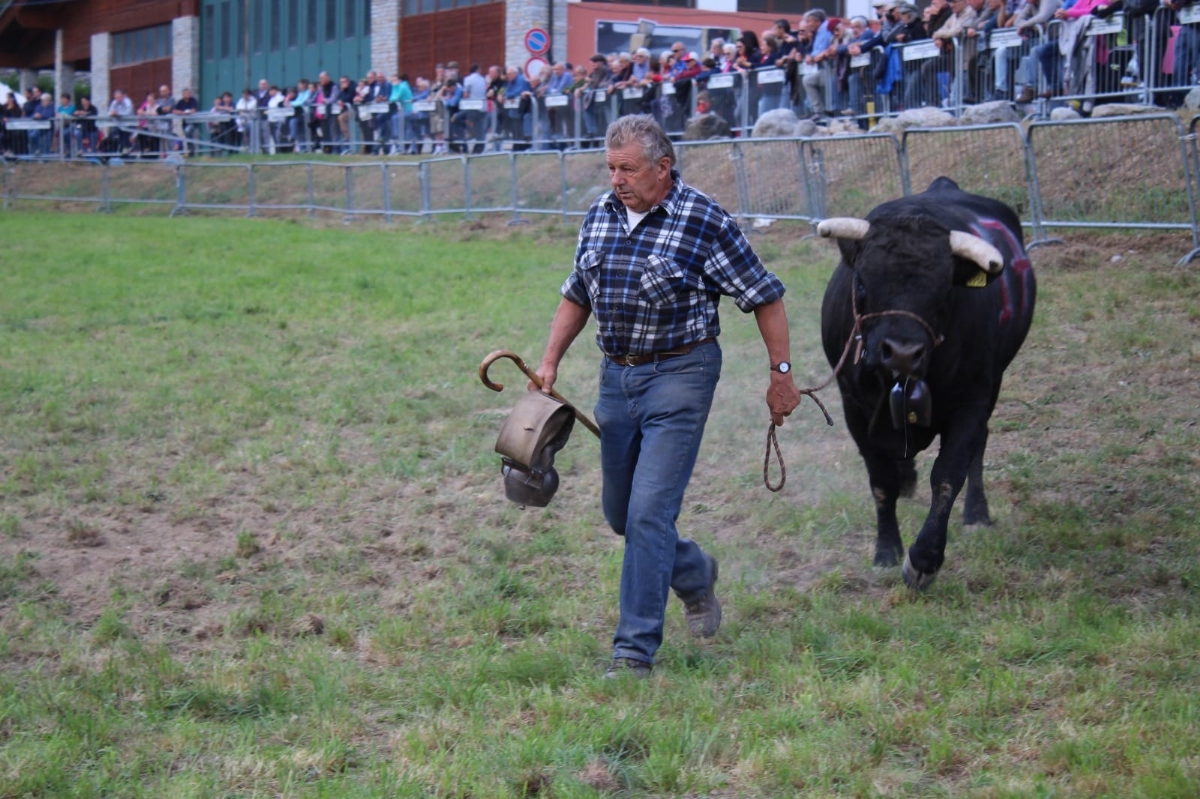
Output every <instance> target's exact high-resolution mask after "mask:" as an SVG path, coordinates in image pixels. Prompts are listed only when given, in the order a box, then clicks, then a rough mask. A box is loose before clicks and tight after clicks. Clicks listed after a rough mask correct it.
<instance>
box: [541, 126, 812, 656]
mask: <svg viewBox="0 0 1200 799" xmlns="http://www.w3.org/2000/svg"><path fill="white" fill-rule="evenodd" d="M605 145H606V153H605V158H606V161H607V164H608V170H609V175H610V182H611V184H612V187H613V190H612V191H611V192H609V193H606V194H604V195H602V196H601V197H599V198H598V199H597V200H596V201H595V202H594V203H592V206H591V208H590V209H588V213H587V216H586V217H585V218H584V221H583V226H582V229H581V230H580V234H579V245H578V248H577V250H576V254H575V268H574V271H573V272H572V273H571V275H570V276H569V277H568V278H567V280H566V282H565V283H564V284H563V287H562V295H563V299H562V301H561V302H560V303H559V306H558V310H557V312H556V313H555V315H554V321H553V323H552V324H551V327H550V337H549V341H548V343H547V345H546V351H545V354H544V355H543V356H542V361H541V365H540V366H539V367H538V369H537V374H538V376H539V377H540V378H541V380H542V388H543V390H544V391H547V392H548V391H550V389H551V388H553V386H554V382H555V378H556V377H557V375H558V364H559V362H560V361H561V360H562V357H563V354H564V353H566V351H567V348H568V347H570V346H571V342H572V341H574V340H575V337H576V336H577V335H579V333H580V331H582V330H583V328H584V326H585V325H586V324H587V321H588V318H589V316H591V315H592V314H595V316H596V324H597V334H596V342H597V344H598V345H599V347H600V350H601V351H602V352H603V353H604V355H605V357H604V360H603V361H602V364H601V370H600V397H599V399H598V400H597V403H596V421H597V423H598V424H599V426H600V432H601V437H600V459H601V467H602V471H603V478H604V486H603V499H602V504H603V508H604V516H605V519H606V520H607V521H608V523H609V525H610V526H611V527H612V528H613V530H614V531H615V532H616V533H617V534H618V535H623V536H624V537H625V559H624V564H623V566H622V572H621V598H620V620H619V621H618V623H617V629H616V634H615V635H614V637H613V659H612V663H611V665H610V666H609V669H608V674H607V676H610V677H618V676H621V675H629V676H634V677H639V678H640V677H647V676H649V674H650V670H651V668H652V667H653V664H654V655H655V653H656V652H657V651H658V648H659V646H660V645H661V644H662V636H663V618H664V614H665V613H666V606H667V599H668V596H669V592H670V590H671V589H673V590H674V591H675V593H676V594H677V595H678V596H679V597H680V599H681V600H682V601H683V603H684V608H685V616H686V619H687V623H688V629H689V631H690V632H691V633H692V634H693V635H696V636H700V637H706V638H707V637H711V636H712V635H715V634H716V632H717V628H718V627H719V626H720V624H721V604H720V602H719V601H718V600H717V597H716V595H715V593H714V591H713V586H714V584H715V583H716V581H717V561H716V560H715V559H714V558H713V557H712V556H710V555H708V554H706V553H705V552H704V551H703V550H701V549H700V547H699V546H698V545H697V544H696V543H695V542H693V541H690V540H688V539H684V538H680V537H679V534H678V531H677V530H676V528H675V519H676V517H677V516H678V515H679V509H680V507H681V505H682V502H683V494H684V490H685V489H686V488H687V484H688V480H690V479H691V474H692V468H693V467H694V466H695V462H696V454H697V452H698V451H699V448H700V439H701V437H702V436H703V433H704V424H705V421H706V420H707V418H708V410H709V407H710V405H711V403H712V397H713V391H714V389H715V388H716V384H717V380H718V378H719V377H720V372H721V348H720V346H719V345H718V344H717V341H716V337H717V335H718V334H719V333H720V332H721V330H720V323H719V319H718V315H717V302H718V300H719V295H721V294H726V295H728V296H731V297H733V299H734V301H735V302H736V303H737V306H738V308H740V309H741V310H742V311H743V312H749V311H753V312H754V314H755V317H756V319H757V322H758V327H759V330H760V331H761V333H762V337H763V340H764V341H765V342H766V345H767V355H768V358H769V366H770V371H769V372H768V374H769V375H770V387H769V388H768V390H767V405H768V407H769V408H770V411H771V418H772V420H773V421H774V422H775V423H776V424H782V423H783V417H784V416H786V415H788V414H789V413H791V412H792V410H793V409H794V408H795V407H796V405H797V404H798V403H799V401H800V393H799V392H798V391H797V389H796V386H795V384H794V383H793V382H792V376H791V366H790V364H788V360H789V342H788V327H787V315H786V313H785V312H784V307H783V300H782V297H783V293H784V287H783V284H782V283H780V282H779V279H778V278H777V277H775V275H773V274H771V273H770V272H768V271H767V270H766V269H765V268H764V267H763V265H762V262H761V261H760V260H759V259H758V256H757V255H755V254H754V251H753V250H751V249H750V245H749V243H748V242H747V241H746V239H745V237H744V236H743V235H742V232H741V231H740V230H739V229H738V226H737V224H736V223H735V222H734V221H733V219H732V218H731V217H730V216H729V215H728V214H727V213H726V212H725V211H724V210H723V209H722V208H721V207H720V206H719V205H717V204H716V203H715V202H713V201H712V200H711V199H709V198H708V197H707V196H705V195H704V194H702V193H700V192H699V191H697V190H695V189H693V188H691V187H690V186H688V185H687V184H685V183H684V182H683V181H682V180H681V179H680V176H679V173H678V172H677V171H675V168H674V166H675V151H674V148H673V147H672V146H671V141H670V139H668V138H667V135H666V133H665V132H664V131H663V129H662V128H661V127H660V126H659V125H658V123H657V122H655V121H654V118H653V117H651V116H650V115H648V114H638V115H631V116H626V117H621V118H620V119H618V120H616V121H615V122H613V123H612V124H611V125H609V127H608V132H607V135H606V139H605Z"/></svg>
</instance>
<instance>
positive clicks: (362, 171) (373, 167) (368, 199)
mask: <svg viewBox="0 0 1200 799" xmlns="http://www.w3.org/2000/svg"><path fill="white" fill-rule="evenodd" d="M386 171H387V164H354V165H353V166H347V167H346V180H347V181H349V186H348V191H347V194H346V209H347V211H349V212H351V213H355V214H370V215H375V214H382V213H384V212H385V211H387V197H386V193H385V189H386V188H387V187H385V185H384V183H385V181H386V180H387V177H385V176H384V173H385V172H386Z"/></svg>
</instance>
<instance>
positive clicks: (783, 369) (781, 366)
mask: <svg viewBox="0 0 1200 799" xmlns="http://www.w3.org/2000/svg"><path fill="white" fill-rule="evenodd" d="M771 371H772V372H779V373H780V374H781V375H786V374H787V373H788V372H790V371H792V365H791V364H790V363H788V362H787V361H780V362H779V363H777V364H775V365H774V366H772V367H771Z"/></svg>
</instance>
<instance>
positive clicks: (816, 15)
mask: <svg viewBox="0 0 1200 799" xmlns="http://www.w3.org/2000/svg"><path fill="white" fill-rule="evenodd" d="M804 16H806V17H812V18H813V19H815V20H818V21H820V22H824V21H825V19H826V17H825V12H824V11H822V10H821V9H819V8H810V9H809V10H808V11H805V12H804Z"/></svg>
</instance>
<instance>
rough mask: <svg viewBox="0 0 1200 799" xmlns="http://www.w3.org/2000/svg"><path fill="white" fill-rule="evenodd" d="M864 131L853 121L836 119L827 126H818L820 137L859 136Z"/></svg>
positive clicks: (817, 133) (817, 132)
mask: <svg viewBox="0 0 1200 799" xmlns="http://www.w3.org/2000/svg"><path fill="white" fill-rule="evenodd" d="M863 132H864V131H863V130H862V128H860V127H859V126H858V125H857V124H856V123H855V122H854V121H853V120H849V119H834V120H831V121H830V123H829V124H828V125H827V126H824V127H822V126H818V127H817V131H816V135H818V136H857V135H859V134H860V133H863Z"/></svg>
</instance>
